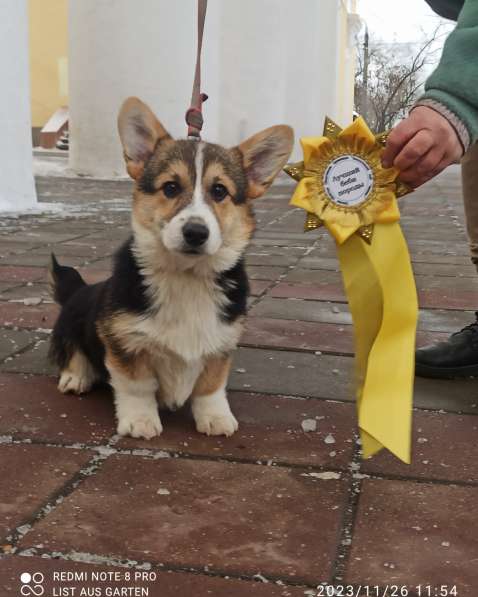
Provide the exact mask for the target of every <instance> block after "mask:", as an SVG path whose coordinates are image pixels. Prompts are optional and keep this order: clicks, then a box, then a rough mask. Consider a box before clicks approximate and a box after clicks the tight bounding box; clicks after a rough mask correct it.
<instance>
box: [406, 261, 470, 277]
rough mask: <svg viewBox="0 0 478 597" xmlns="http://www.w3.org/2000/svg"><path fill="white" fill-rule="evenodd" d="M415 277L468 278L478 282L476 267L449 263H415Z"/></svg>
mask: <svg viewBox="0 0 478 597" xmlns="http://www.w3.org/2000/svg"><path fill="white" fill-rule="evenodd" d="M413 271H414V272H415V275H426V276H451V277H452V278H456V277H457V276H458V277H466V278H473V279H476V280H478V273H477V271H476V267H475V266H474V265H456V264H448V263H414V264H413Z"/></svg>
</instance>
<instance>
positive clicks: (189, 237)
mask: <svg viewBox="0 0 478 597" xmlns="http://www.w3.org/2000/svg"><path fill="white" fill-rule="evenodd" d="M183 236H184V240H185V241H186V243H187V244H188V245H189V246H190V247H194V248H198V247H200V246H201V245H203V244H204V243H205V242H206V241H207V239H208V238H209V229H208V228H207V226H205V225H204V224H201V223H200V222H187V223H186V224H184V226H183Z"/></svg>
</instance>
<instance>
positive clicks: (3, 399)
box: [0, 169, 478, 597]
mask: <svg viewBox="0 0 478 597" xmlns="http://www.w3.org/2000/svg"><path fill="white" fill-rule="evenodd" d="M37 187H38V193H39V197H40V200H41V201H42V202H43V204H44V206H45V207H48V209H49V210H50V211H49V212H48V213H45V214H43V215H29V216H23V217H20V218H9V217H3V218H2V220H1V222H0V233H1V239H0V454H1V456H0V479H1V483H0V595H1V596H2V597H3V595H20V586H21V582H20V574H21V573H24V572H28V573H31V574H32V573H34V572H39V573H41V574H43V575H44V577H45V580H44V584H43V586H44V588H45V591H46V593H45V594H46V595H55V596H56V595H70V594H71V595H73V594H76V595H79V594H80V588H81V587H83V588H84V587H93V586H94V585H95V583H92V580H91V574H92V571H101V572H105V571H109V572H114V573H118V574H119V578H118V577H115V578H113V579H112V580H111V581H109V584H108V583H107V582H99V583H98V582H97V583H96V585H97V586H99V587H100V588H101V589H102V590H103V591H105V588H106V586H109V587H110V588H111V591H114V590H117V591H118V593H116V594H118V595H122V594H124V595H126V594H128V595H129V594H131V595H136V594H149V595H151V596H159V595H161V597H170V596H171V597H172V596H173V595H174V596H176V595H185V596H189V595H194V596H197V597H205V596H206V595H213V596H219V597H222V596H226V595H227V596H230V597H242V596H243V595H244V596H246V595H258V596H259V597H261V596H264V597H268V596H271V597H272V596H283V597H285V596H292V597H295V596H299V595H322V594H328V595H330V594H332V593H330V592H329V593H322V592H321V591H323V590H324V586H325V585H328V584H335V585H340V584H350V585H352V586H353V588H354V591H355V592H354V595H378V594H380V595H382V594H384V590H385V588H386V587H387V586H390V585H398V586H399V587H402V586H403V587H407V588H408V590H409V593H408V594H409V595H415V596H418V595H427V596H428V595H435V593H434V588H435V587H439V586H440V585H448V586H449V587H451V586H453V585H456V586H457V591H458V595H459V596H460V597H464V596H472V595H475V594H476V591H474V589H476V588H477V587H478V532H477V530H478V529H477V525H478V522H477V509H476V505H477V503H478V416H477V415H478V382H477V381H474V380H466V381H430V380H417V383H416V394H415V407H416V412H415V424H414V459H413V464H412V465H411V466H409V467H407V466H406V465H403V464H401V463H400V462H398V461H397V460H396V459H394V458H393V457H392V456H390V455H388V454H381V455H379V456H378V457H376V458H374V459H372V460H369V461H367V462H363V461H362V460H361V458H360V452H359V445H358V443H357V433H356V418H355V409H354V404H353V392H352V389H351V382H350V378H351V370H352V364H353V359H352V350H353V349H352V327H351V319H350V315H349V313H348V311H347V305H346V303H345V298H344V294H343V290H342V285H341V279H340V273H339V271H338V266H337V261H336V257H335V251H334V247H333V244H332V242H331V241H330V239H329V238H328V237H327V235H326V234H324V233H323V232H322V231H318V232H314V233H309V234H306V235H305V234H303V233H302V225H303V214H302V213H301V212H300V211H299V210H296V209H292V208H290V207H288V199H289V196H290V193H291V187H290V186H288V185H287V184H285V183H284V182H282V183H280V184H278V185H276V186H275V187H274V188H273V189H272V191H271V192H270V193H269V195H268V197H267V198H265V199H264V200H261V201H259V202H258V203H257V207H256V212H257V219H258V229H257V233H256V235H255V237H254V240H253V242H252V244H251V246H250V248H249V250H248V255H247V262H248V268H249V273H250V277H251V279H252V289H253V296H252V299H251V308H250V317H249V319H248V323H247V329H246V332H245V334H244V336H243V338H242V342H241V347H240V348H239V350H238V351H237V353H236V355H235V363H234V367H233V374H232V376H231V379H230V383H229V390H230V397H231V403H232V406H233V410H234V411H235V413H236V415H237V416H238V419H239V421H240V430H239V432H238V433H237V434H236V435H235V436H234V437H232V438H229V439H225V438H207V437H204V436H201V435H199V434H197V433H196V432H195V430H194V426H193V424H192V421H191V418H190V416H189V414H188V413H187V412H182V413H172V414H168V415H166V416H165V417H164V423H165V431H164V435H162V436H161V437H160V438H158V439H156V440H154V441H151V442H146V441H140V440H135V439H131V438H123V439H120V438H118V437H117V436H115V430H114V424H113V408H112V401H111V394H110V393H109V392H108V391H107V390H102V391H101V390H96V391H94V392H93V393H91V394H89V395H88V396H85V397H82V398H78V397H75V396H66V397H65V396H62V395H60V394H59V393H58V392H57V390H56V384H55V378H54V375H55V371H54V370H53V369H52V368H51V366H50V365H49V364H48V362H47V360H46V352H47V347H48V337H49V333H50V330H51V327H52V325H53V322H54V319H55V315H56V307H55V305H53V304H52V303H51V301H50V299H49V297H48V291H47V285H46V279H45V264H46V262H47V260H48V255H49V253H50V252H51V251H55V253H56V255H57V257H58V258H59V260H60V261H61V262H64V263H69V264H72V265H76V266H78V267H79V268H80V270H81V272H82V273H83V274H84V276H85V278H86V279H87V280H88V281H91V282H93V281H97V280H100V279H102V278H103V277H105V276H106V275H107V273H108V270H109V263H110V256H111V254H112V253H113V251H114V250H115V248H116V247H117V246H118V244H119V243H120V242H121V241H122V240H123V239H125V238H126V237H127V235H128V231H129V197H130V192H131V185H130V183H129V182H127V181H117V182H112V181H94V180H87V179H73V178H61V177H56V178H51V177H39V178H38V179H37ZM46 204H48V205H46ZM402 213H403V227H404V230H405V233H406V236H407V238H408V241H409V245H410V250H411V253H412V260H413V265H414V269H415V273H416V280H417V286H418V290H419V294H420V306H421V313H420V326H419V327H420V329H419V333H418V342H419V343H425V342H431V341H434V340H437V339H440V338H444V337H446V336H447V335H448V334H449V333H451V332H453V331H455V330H456V329H458V328H460V327H462V326H463V325H466V324H467V323H470V322H471V321H472V320H473V318H474V314H473V311H474V309H475V308H476V307H477V305H478V280H477V278H476V275H475V270H474V268H473V267H472V266H471V265H470V263H469V259H468V250H467V244H466V239H465V234H464V221H463V208H462V204H461V201H460V185H459V176H458V171H457V170H453V169H452V170H450V171H449V172H448V173H447V174H446V175H443V176H441V177H440V178H439V179H437V180H436V181H434V182H432V183H430V184H429V185H427V186H426V187H425V188H423V189H422V190H420V191H419V192H417V193H415V194H414V195H413V196H410V197H408V198H406V199H405V200H403V201H402ZM305 419H315V420H316V421H317V430H316V431H315V432H311V433H305V432H304V431H303V429H302V425H301V424H302V422H303V421H304V420H305ZM64 573H75V574H77V580H76V581H75V580H74V579H73V580H71V578H70V580H68V577H63V578H65V580H64V581H61V580H58V577H59V575H60V574H64ZM82 574H87V575H89V576H88V578H87V580H81V575H82ZM55 575H56V576H55ZM128 575H130V576H129V577H130V580H127V579H128ZM135 575H136V577H135ZM34 578H35V577H34ZM31 583H34V579H33V580H32V581H31ZM31 583H30V584H31ZM320 585H322V589H320V588H317V587H319V586H320ZM417 585H422V589H421V592H420V590H419V589H418V588H417ZM425 585H431V587H433V588H432V589H426V587H425ZM65 587H76V589H77V592H76V593H74V592H70V593H67V592H63V593H62V592H61V591H60V588H63V590H65ZM366 587H368V589H367V588H366ZM373 587H379V588H378V589H376V592H373V591H375V589H373ZM133 588H136V589H137V592H133ZM126 589H127V590H131V592H130V593H127V592H124V593H121V592H120V591H121V590H126ZM142 589H144V590H146V589H148V591H147V593H146V592H144V593H141V592H140V591H141V590H142ZM91 590H92V589H91ZM438 590H439V589H438ZM83 594H87V593H86V592H85V593H83ZM89 594H94V593H93V592H92V593H89ZM100 594H105V595H106V594H107V593H106V592H103V593H100ZM111 594H115V593H114V592H111ZM337 594H341V593H340V592H338V593H337ZM343 594H350V593H345V592H344V593H343ZM387 594H388V595H393V592H392V591H391V590H390V591H389V593H387ZM396 594H404V593H396ZM437 594H440V593H437ZM442 594H444V593H442Z"/></svg>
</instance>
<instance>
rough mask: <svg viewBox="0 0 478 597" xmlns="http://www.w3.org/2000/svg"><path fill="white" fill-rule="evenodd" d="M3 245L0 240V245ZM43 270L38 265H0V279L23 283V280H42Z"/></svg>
mask: <svg viewBox="0 0 478 597" xmlns="http://www.w3.org/2000/svg"><path fill="white" fill-rule="evenodd" d="M1 246H3V241H0V247H1ZM44 276H45V270H44V269H42V268H38V267H16V266H12V265H2V266H0V280H2V282H16V283H18V284H23V283H25V282H34V281H35V280H43V279H44Z"/></svg>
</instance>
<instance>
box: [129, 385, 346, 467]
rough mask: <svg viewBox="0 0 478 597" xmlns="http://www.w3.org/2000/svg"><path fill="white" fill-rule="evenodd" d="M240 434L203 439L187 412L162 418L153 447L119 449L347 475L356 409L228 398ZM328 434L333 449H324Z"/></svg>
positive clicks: (133, 443) (136, 443)
mask: <svg viewBox="0 0 478 597" xmlns="http://www.w3.org/2000/svg"><path fill="white" fill-rule="evenodd" d="M229 402H230V404H231V408H232V411H233V412H234V415H235V416H236V418H237V419H238V421H239V431H237V432H236V433H235V434H234V435H233V436H232V437H229V438H226V437H207V436H205V435H203V434H201V433H198V432H197V431H196V429H195V426H194V422H193V419H192V416H191V414H190V410H189V409H188V408H186V409H183V410H182V411H180V412H174V413H169V412H162V413H161V421H162V423H163V426H164V431H163V433H162V434H161V436H160V437H159V438H156V439H154V440H152V441H145V440H138V439H134V438H124V439H122V440H121V441H120V442H119V444H118V445H119V446H121V447H127V448H132V447H134V448H156V449H162V450H171V451H174V452H175V453H182V454H194V455H202V456H208V455H209V456H214V457H217V458H229V459H232V458H233V459H235V460H243V461H244V460H245V461H251V462H256V461H261V462H263V463H266V462H267V463H268V464H271V465H273V464H275V463H286V464H295V465H302V466H306V465H307V466H309V465H310V466H314V467H317V466H320V467H324V468H328V467H329V468H333V469H342V470H343V469H346V468H347V467H348V465H349V463H350V461H351V458H352V454H353V449H354V444H355V433H356V414H355V407H354V406H353V405H351V404H341V403H338V402H327V401H318V400H297V399H291V398H285V397H282V396H264V395H260V394H247V393H244V392H229ZM308 419H314V420H315V421H316V424H317V430H316V431H315V432H310V433H305V432H304V430H303V428H302V423H303V421H304V420H308ZM329 434H332V435H333V437H334V439H335V443H334V445H333V446H332V445H330V444H326V443H325V442H324V439H325V437H327V436H328V435H329Z"/></svg>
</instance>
